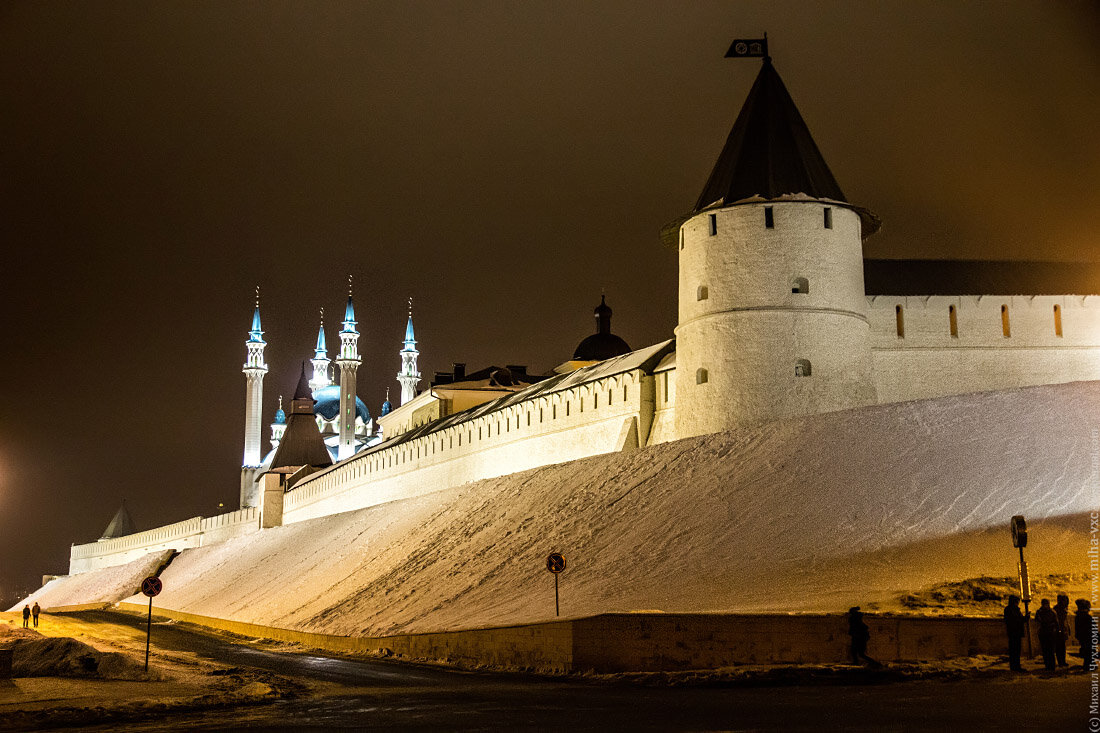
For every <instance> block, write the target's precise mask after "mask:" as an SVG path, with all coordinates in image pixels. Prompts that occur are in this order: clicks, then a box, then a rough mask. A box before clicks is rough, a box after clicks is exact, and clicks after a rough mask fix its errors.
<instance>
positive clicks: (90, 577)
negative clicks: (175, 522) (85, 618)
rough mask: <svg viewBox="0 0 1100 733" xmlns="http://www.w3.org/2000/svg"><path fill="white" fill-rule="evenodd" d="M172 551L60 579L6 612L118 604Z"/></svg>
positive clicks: (156, 568)
mask: <svg viewBox="0 0 1100 733" xmlns="http://www.w3.org/2000/svg"><path fill="white" fill-rule="evenodd" d="M174 552H175V551H174V550H162V551H160V552H154V553H150V554H144V555H142V556H140V557H138V558H137V559H136V560H132V561H130V562H128V563H125V564H119V565H115V566H113V567H109V568H104V569H100V570H94V571H91V572H87V573H81V574H80V575H63V576H61V577H59V578H54V579H53V580H51V581H50V582H49V583H46V584H45V585H44V586H42V587H41V588H39V589H38V590H36V591H35V592H34V593H32V594H31V595H30V596H28V597H27V598H26V599H24V600H22V601H20V602H19V603H17V604H15V605H14V606H12V607H11V608H10V609H9V610H11V611H18V610H19V609H21V608H22V607H23V605H24V604H26V605H32V604H34V603H35V602H36V601H37V602H38V604H39V605H40V606H42V608H44V609H47V610H49V609H51V608H55V607H57V606H76V605H81V604H84V603H118V602H119V601H121V600H122V599H124V598H127V597H128V596H131V595H133V594H134V593H136V592H137V590H138V589H139V588H140V587H141V581H142V580H144V579H145V578H147V577H149V576H150V575H154V574H156V572H157V570H159V569H160V567H161V566H162V565H163V564H164V563H166V562H168V559H169V558H170V557H172V554H173V553H174Z"/></svg>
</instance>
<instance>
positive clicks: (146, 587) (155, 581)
mask: <svg viewBox="0 0 1100 733" xmlns="http://www.w3.org/2000/svg"><path fill="white" fill-rule="evenodd" d="M163 587H164V586H163V585H162V584H161V582H160V578H158V577H156V576H150V577H148V578H146V579H145V580H143V581H141V592H142V593H143V594H145V595H147V596H149V597H150V598H152V597H153V596H155V595H158V594H159V593H160V591H161V588H163Z"/></svg>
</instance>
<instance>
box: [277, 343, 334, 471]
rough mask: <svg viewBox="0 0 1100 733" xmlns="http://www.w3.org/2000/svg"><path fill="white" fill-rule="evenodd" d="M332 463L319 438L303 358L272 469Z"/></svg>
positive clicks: (323, 442) (319, 432)
mask: <svg viewBox="0 0 1100 733" xmlns="http://www.w3.org/2000/svg"><path fill="white" fill-rule="evenodd" d="M331 465H332V457H331V456H330V455H329V453H328V450H327V449H326V448H325V441H324V440H322V438H321V431H320V430H318V429H317V420H316V418H315V417H314V415H313V396H312V394H310V391H309V381H308V380H307V379H306V366H305V362H302V374H301V376H300V377H299V378H298V386H297V388H296V389H295V390H294V399H293V400H292V401H291V403H290V415H289V417H288V418H287V422H286V432H285V433H283V439H282V440H280V441H279V447H278V449H276V451H275V456H274V457H273V458H272V459H271V470H272V471H279V469H283V468H293V467H297V466H317V467H322V466H331Z"/></svg>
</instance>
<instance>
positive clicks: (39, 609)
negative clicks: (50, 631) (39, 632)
mask: <svg viewBox="0 0 1100 733" xmlns="http://www.w3.org/2000/svg"><path fill="white" fill-rule="evenodd" d="M40 613H42V606H39V605H38V601H35V602H34V607H33V608H31V616H33V617H34V628H36V629H37V628H38V614H40Z"/></svg>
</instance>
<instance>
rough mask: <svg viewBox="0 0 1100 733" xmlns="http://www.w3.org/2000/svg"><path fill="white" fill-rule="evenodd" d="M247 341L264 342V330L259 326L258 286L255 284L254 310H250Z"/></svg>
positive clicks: (253, 342) (251, 342) (252, 342)
mask: <svg viewBox="0 0 1100 733" xmlns="http://www.w3.org/2000/svg"><path fill="white" fill-rule="evenodd" d="M248 343H250V344H262V343H264V332H263V329H262V328H260V286H259V285H257V286H256V310H254V311H253V312H252V330H251V331H249V332H248Z"/></svg>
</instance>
